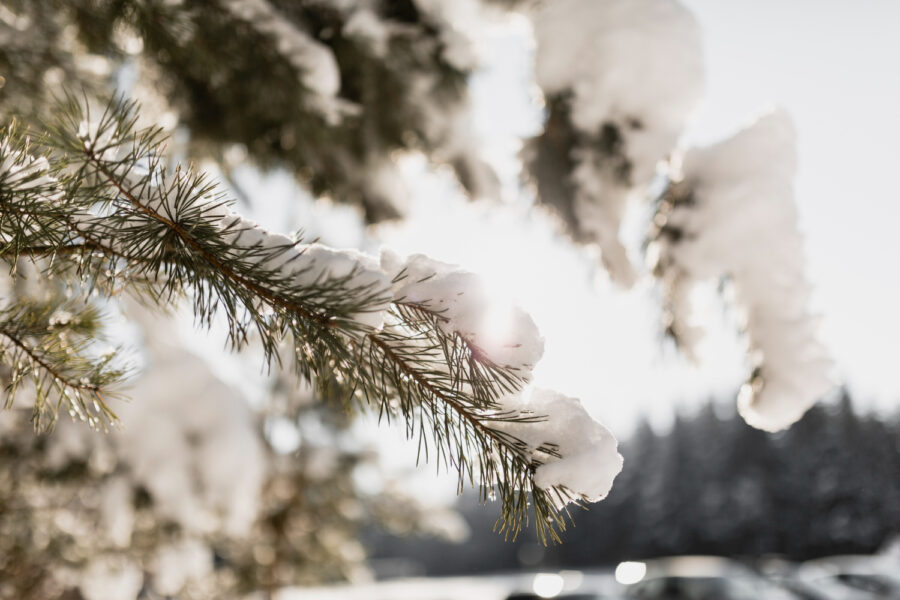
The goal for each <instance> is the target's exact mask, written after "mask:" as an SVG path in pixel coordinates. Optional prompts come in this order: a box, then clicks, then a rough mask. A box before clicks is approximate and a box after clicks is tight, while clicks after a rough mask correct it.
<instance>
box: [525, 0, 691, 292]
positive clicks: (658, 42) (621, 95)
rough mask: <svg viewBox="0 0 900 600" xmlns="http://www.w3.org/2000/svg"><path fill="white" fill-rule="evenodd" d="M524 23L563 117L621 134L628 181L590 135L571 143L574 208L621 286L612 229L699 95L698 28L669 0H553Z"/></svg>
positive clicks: (624, 263) (620, 256)
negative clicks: (566, 107)
mask: <svg viewBox="0 0 900 600" xmlns="http://www.w3.org/2000/svg"><path fill="white" fill-rule="evenodd" d="M533 22H534V31H535V38H536V40H537V56H536V70H537V82H538V84H539V85H540V86H541V88H542V89H543V91H544V93H545V95H557V94H566V93H569V94H571V105H570V108H571V123H572V125H573V126H574V127H575V128H576V129H577V130H579V131H581V132H583V133H584V134H586V135H588V136H595V139H598V138H599V136H600V133H601V129H602V128H603V127H604V126H613V127H615V129H616V130H617V132H618V135H619V136H620V137H621V141H622V148H621V152H622V153H623V155H624V157H625V158H627V161H628V163H629V165H630V172H629V176H628V178H627V180H622V177H621V173H619V172H618V171H617V170H616V169H614V168H610V166H609V165H610V157H609V156H608V154H605V153H603V152H601V151H599V150H598V149H597V148H595V147H594V146H593V145H592V144H590V143H588V144H586V145H582V146H580V147H578V148H576V149H575V150H574V151H573V155H572V158H573V159H574V160H575V162H576V165H577V166H576V170H575V173H574V175H573V178H574V183H575V185H576V188H577V195H576V199H575V205H574V208H575V213H576V216H577V217H578V220H579V227H580V229H581V230H582V231H583V232H584V233H585V234H588V235H590V236H592V237H593V238H595V239H596V240H597V243H598V244H599V246H600V250H601V252H602V253H603V257H602V258H603V262H604V264H605V265H606V267H607V268H608V269H609V271H610V275H611V276H612V277H613V278H614V279H615V280H616V281H618V282H619V283H622V284H624V285H630V284H631V283H632V281H633V278H634V273H633V266H632V265H631V263H630V262H629V260H628V257H627V255H626V253H625V249H624V247H623V246H622V244H621V242H620V241H619V238H618V233H619V228H620V224H621V220H622V216H623V213H624V210H625V204H626V200H627V199H628V197H629V194H630V193H631V192H632V191H634V190H636V189H637V190H639V189H641V188H643V187H645V186H646V185H647V184H649V183H650V181H651V179H652V177H653V175H654V172H655V169H656V165H657V163H658V162H659V161H660V160H662V159H664V158H666V157H667V156H668V154H669V153H670V152H671V151H672V150H673V149H674V148H675V146H676V143H677V141H678V138H679V136H680V134H681V131H682V129H683V127H684V125H685V122H686V120H687V118H688V116H689V115H690V114H691V112H692V111H693V110H694V108H695V107H696V106H697V104H698V102H699V100H700V98H701V95H702V90H703V60H702V48H701V44H700V30H699V27H698V25H697V22H696V21H695V19H694V17H693V15H692V14H691V13H690V12H689V11H688V10H686V9H685V8H684V7H683V6H682V5H681V4H680V3H678V2H676V1H675V0H554V1H553V2H544V3H542V4H541V5H540V8H539V9H538V10H537V11H536V13H535V14H534V15H533Z"/></svg>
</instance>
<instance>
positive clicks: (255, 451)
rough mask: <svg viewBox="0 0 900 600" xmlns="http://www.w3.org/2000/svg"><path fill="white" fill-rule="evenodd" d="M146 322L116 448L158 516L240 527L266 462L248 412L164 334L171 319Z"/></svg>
mask: <svg viewBox="0 0 900 600" xmlns="http://www.w3.org/2000/svg"><path fill="white" fill-rule="evenodd" d="M147 325H148V326H152V328H153V331H152V332H148V336H149V337H148V338H147V342H148V343H147V347H148V352H149V357H148V369H147V372H146V375H145V376H143V377H142V378H140V379H139V380H138V381H137V382H136V384H135V386H134V389H133V391H132V395H133V398H134V399H133V401H132V402H129V403H127V404H123V405H121V406H120V407H118V409H117V412H118V415H119V418H120V420H121V423H122V427H121V428H119V430H117V431H116V432H114V433H113V434H112V437H113V439H114V440H115V445H116V447H117V449H118V452H117V455H118V456H119V458H120V460H122V461H124V462H125V464H127V465H128V468H129V472H130V474H131V478H132V481H133V484H134V485H135V486H138V485H139V486H141V487H143V488H145V489H146V490H147V491H148V492H149V493H150V495H151V497H152V498H153V503H154V509H155V511H156V512H157V514H158V515H159V516H160V517H161V518H167V519H171V520H172V521H174V522H176V523H178V524H179V525H181V526H182V527H183V528H184V529H185V530H186V531H196V532H199V533H208V532H210V531H215V530H223V531H226V532H227V533H228V534H229V535H235V536H240V535H243V534H245V533H246V532H247V531H249V528H250V526H251V525H252V523H253V521H254V519H255V518H256V514H257V508H258V499H259V494H260V490H261V487H262V484H263V481H264V478H265V469H266V467H265V460H266V459H265V454H264V450H263V445H262V441H261V440H260V439H259V437H258V435H257V433H256V428H255V426H254V416H253V414H252V413H251V411H250V409H249V407H248V406H247V404H246V402H245V401H244V399H243V398H242V397H241V396H239V395H238V394H237V393H236V392H235V391H233V390H232V389H230V388H229V387H228V386H227V385H225V384H224V383H222V382H221V381H220V380H218V379H217V378H215V377H214V376H213V375H212V374H211V372H210V371H209V369H208V367H207V366H206V365H205V364H204V363H203V361H202V360H201V359H199V358H198V357H196V356H195V355H193V354H191V353H190V352H188V351H186V350H184V349H182V348H180V347H178V346H176V345H175V344H174V343H171V342H168V341H166V338H170V337H175V334H174V332H173V331H172V329H171V327H169V326H168V325H167V324H166V323H162V322H159V321H156V320H154V321H151V322H149V323H148V324H147ZM146 328H148V327H145V329H146ZM186 399H187V400H188V401H185V400H186Z"/></svg>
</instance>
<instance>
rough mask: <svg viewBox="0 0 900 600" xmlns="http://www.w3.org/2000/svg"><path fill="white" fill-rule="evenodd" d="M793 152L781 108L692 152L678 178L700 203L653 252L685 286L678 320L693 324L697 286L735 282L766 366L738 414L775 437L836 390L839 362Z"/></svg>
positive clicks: (671, 220) (675, 218)
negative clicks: (818, 291) (825, 319)
mask: <svg viewBox="0 0 900 600" xmlns="http://www.w3.org/2000/svg"><path fill="white" fill-rule="evenodd" d="M794 146H795V134H794V128H793V125H792V123H791V120H790V117H789V116H788V115H787V114H786V113H785V112H783V111H781V110H775V111H773V112H770V113H768V114H766V115H764V116H762V117H760V118H759V119H758V120H757V121H756V122H755V123H754V124H752V125H751V126H749V127H747V128H746V129H743V130H742V131H740V132H738V133H737V134H735V135H734V136H733V137H731V138H729V139H726V140H724V141H722V142H719V143H717V144H714V145H711V146H708V147H704V148H695V149H692V150H690V151H688V152H687V153H686V154H685V156H684V159H683V163H682V166H681V173H680V174H678V173H676V175H675V177H676V178H682V179H683V183H682V184H681V185H687V186H689V189H691V190H692V192H693V203H688V204H678V205H676V206H675V207H674V209H672V210H671V212H670V214H668V216H667V220H666V225H667V226H671V227H675V228H678V229H680V230H682V232H683V235H682V236H681V237H680V239H679V241H677V242H671V241H667V240H665V239H662V240H659V241H658V242H656V244H657V247H656V248H654V249H653V252H654V254H656V255H657V256H658V260H659V261H660V265H661V266H662V267H663V268H664V269H666V270H667V271H668V272H669V273H667V277H669V278H670V279H672V280H677V282H678V283H677V288H683V289H676V294H677V296H678V301H677V302H676V303H675V304H674V306H673V307H672V308H673V311H675V314H674V315H673V316H674V317H675V318H676V319H679V320H683V321H685V322H688V323H689V322H690V315H689V314H684V313H685V312H686V311H689V310H690V303H689V300H688V297H687V293H688V291H689V289H690V287H691V286H692V285H693V284H694V283H695V282H699V281H703V280H709V279H717V278H721V277H728V278H730V281H731V285H732V291H733V303H734V305H735V306H736V307H737V308H738V309H739V311H740V316H741V319H742V321H743V323H742V324H743V326H744V329H745V331H746V335H747V341H748V343H749V349H750V356H751V358H752V361H753V364H752V365H751V366H753V367H755V368H757V369H759V377H758V378H756V379H754V380H751V381H750V382H748V383H747V384H746V385H745V386H744V387H743V388H742V389H741V392H740V394H739V398H738V406H739V410H740V412H741V414H742V415H743V417H744V418H745V419H746V421H747V422H748V423H750V424H751V425H753V426H755V427H759V428H761V429H766V430H770V431H774V430H778V429H783V428H786V427H788V426H790V425H791V424H792V423H793V422H795V421H797V420H798V419H799V418H800V417H801V416H802V415H803V413H804V412H805V411H806V410H807V409H808V408H809V407H810V406H811V405H812V404H813V403H814V402H816V400H818V399H819V398H820V397H821V396H822V395H823V394H825V393H826V392H827V391H828V390H829V389H830V388H831V387H832V381H831V379H830V377H829V370H830V368H831V360H830V359H829V357H828V353H827V351H826V350H825V348H824V347H823V345H822V344H821V343H820V342H819V340H818V339H817V330H818V321H817V319H816V318H814V317H813V316H812V315H810V313H809V308H808V305H809V298H810V289H809V285H808V284H807V282H806V279H805V276H804V259H803V240H802V237H801V235H800V233H799V232H798V229H797V211H796V208H795V206H794V198H793V179H794V174H795V171H796V164H797V158H796V154H795V150H794ZM690 337H695V336H689V339H688V340H687V342H688V343H690V342H691V341H692V340H691V339H690Z"/></svg>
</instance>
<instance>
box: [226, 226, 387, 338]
mask: <svg viewBox="0 0 900 600" xmlns="http://www.w3.org/2000/svg"><path fill="white" fill-rule="evenodd" d="M219 227H220V228H221V231H222V235H223V239H225V240H226V241H227V242H228V244H229V245H230V246H231V247H232V248H233V249H234V250H233V252H237V253H239V254H238V255H239V256H242V257H246V260H249V261H254V262H256V263H257V264H258V265H259V266H260V268H262V269H265V270H266V271H270V272H279V273H280V274H281V276H282V277H284V278H285V279H287V280H288V281H289V282H290V283H291V285H293V286H296V287H297V288H298V289H302V288H310V287H314V286H321V285H323V284H325V283H327V282H328V281H339V282H340V283H341V285H342V287H343V288H344V289H346V290H347V291H348V294H350V293H352V292H353V291H354V290H362V291H363V292H364V294H365V295H367V296H371V297H372V299H373V300H372V302H370V303H369V305H368V306H367V307H366V308H365V310H363V311H361V312H358V313H356V314H354V315H352V317H353V319H354V320H355V321H356V322H357V323H360V324H362V325H365V326H367V327H370V328H372V329H381V327H382V326H383V325H384V315H385V311H387V309H388V308H389V307H390V303H391V284H390V279H389V278H388V276H387V275H386V274H385V273H384V271H383V270H382V269H381V267H380V266H379V264H378V261H376V259H375V258H373V257H371V256H369V255H366V254H363V253H361V252H357V251H356V250H336V249H333V248H329V247H328V246H324V245H322V244H318V243H315V244H296V243H294V242H293V241H292V240H291V239H290V238H288V237H287V236H284V235H281V234H278V233H271V232H269V231H268V230H266V229H265V228H263V227H261V226H260V225H258V224H257V223H255V222H253V221H251V220H249V219H245V218H244V217H241V216H240V215H238V214H235V213H229V214H227V215H226V216H225V217H224V218H223V219H222V220H221V221H220V222H219Z"/></svg>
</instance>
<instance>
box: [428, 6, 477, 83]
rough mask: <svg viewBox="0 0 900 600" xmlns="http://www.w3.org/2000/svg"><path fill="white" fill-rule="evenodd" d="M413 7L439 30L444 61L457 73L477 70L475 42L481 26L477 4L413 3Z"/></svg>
mask: <svg viewBox="0 0 900 600" xmlns="http://www.w3.org/2000/svg"><path fill="white" fill-rule="evenodd" d="M414 3H415V5H416V8H418V9H419V10H420V11H421V12H422V13H423V14H424V15H425V20H426V21H429V22H430V23H431V24H432V25H435V26H437V28H438V29H439V31H440V36H441V42H442V43H443V46H444V47H443V50H442V54H441V55H442V57H443V58H444V60H445V61H447V63H448V64H450V65H451V66H453V67H454V68H456V69H459V70H460V71H469V70H472V69H474V68H475V67H477V66H478V52H477V50H476V47H475V41H474V40H475V38H476V37H477V35H478V33H479V31H480V29H481V23H482V20H481V18H480V14H479V13H480V10H481V7H480V5H479V3H478V2H477V1H476V0H453V1H452V2H447V1H446V0H414Z"/></svg>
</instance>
